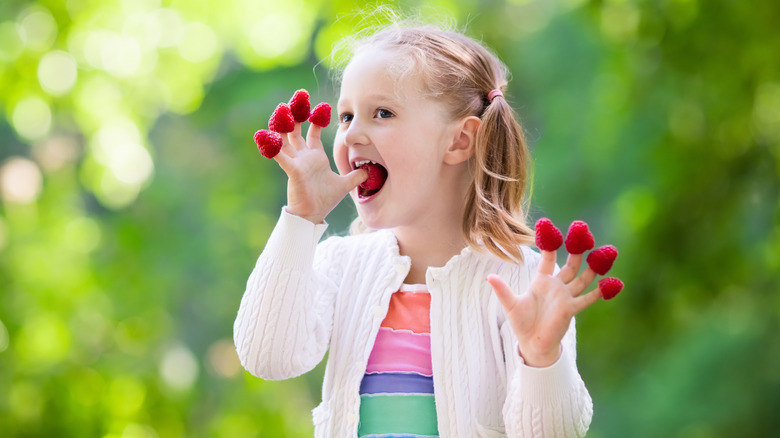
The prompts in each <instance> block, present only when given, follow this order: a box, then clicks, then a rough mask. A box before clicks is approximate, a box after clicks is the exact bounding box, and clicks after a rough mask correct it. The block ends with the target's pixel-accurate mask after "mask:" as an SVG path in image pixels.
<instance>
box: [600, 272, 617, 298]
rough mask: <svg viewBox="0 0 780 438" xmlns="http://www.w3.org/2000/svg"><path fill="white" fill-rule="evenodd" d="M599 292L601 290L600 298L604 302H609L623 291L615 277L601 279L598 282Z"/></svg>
mask: <svg viewBox="0 0 780 438" xmlns="http://www.w3.org/2000/svg"><path fill="white" fill-rule="evenodd" d="M599 290H601V296H602V297H604V299H605V300H611V299H612V298H615V295H617V294H619V293H620V291H621V290H623V282H622V281H620V279H619V278H615V277H606V278H602V279H601V280H599Z"/></svg>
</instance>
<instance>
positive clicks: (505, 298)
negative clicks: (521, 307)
mask: <svg viewBox="0 0 780 438" xmlns="http://www.w3.org/2000/svg"><path fill="white" fill-rule="evenodd" d="M485 280H487V282H488V283H490V285H491V286H493V290H494V291H495V292H496V296H497V297H498V301H500V302H501V305H502V306H504V310H506V311H507V313H508V312H509V311H510V310H512V308H513V307H514V305H515V299H516V298H517V297H515V294H514V293H513V292H512V290H511V289H509V286H507V284H506V282H504V279H503V278H501V277H500V276H498V275H496V274H490V275H488V276H487V278H486V279H485Z"/></svg>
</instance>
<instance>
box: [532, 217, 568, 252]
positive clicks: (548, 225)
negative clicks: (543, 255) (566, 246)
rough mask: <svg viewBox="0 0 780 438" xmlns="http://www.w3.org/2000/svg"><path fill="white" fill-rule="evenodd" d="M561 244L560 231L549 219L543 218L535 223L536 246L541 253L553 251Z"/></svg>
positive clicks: (561, 235)
mask: <svg viewBox="0 0 780 438" xmlns="http://www.w3.org/2000/svg"><path fill="white" fill-rule="evenodd" d="M562 244H563V234H561V230H559V229H558V228H556V227H555V225H553V223H552V221H551V220H550V219H547V218H546V217H543V218H541V219H539V220H538V221H536V246H537V247H538V248H539V249H541V250H542V251H555V250H557V249H558V248H560V247H561V245H562Z"/></svg>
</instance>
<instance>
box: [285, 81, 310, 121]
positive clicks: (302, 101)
mask: <svg viewBox="0 0 780 438" xmlns="http://www.w3.org/2000/svg"><path fill="white" fill-rule="evenodd" d="M289 105H290V111H292V115H293V119H295V121H296V122H298V123H302V122H305V121H306V120H308V118H309V111H311V104H310V103H309V92H308V91H306V90H304V89H303V88H301V89H300V90H298V91H296V92H295V94H293V97H292V99H290V103H289Z"/></svg>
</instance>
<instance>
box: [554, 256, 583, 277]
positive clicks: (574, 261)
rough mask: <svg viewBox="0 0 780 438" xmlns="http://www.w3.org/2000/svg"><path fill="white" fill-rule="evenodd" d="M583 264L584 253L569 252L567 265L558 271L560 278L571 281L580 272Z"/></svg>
mask: <svg viewBox="0 0 780 438" xmlns="http://www.w3.org/2000/svg"><path fill="white" fill-rule="evenodd" d="M580 266H582V254H569V256H568V257H566V265H565V266H564V267H563V268H561V271H560V272H558V279H560V280H561V281H562V282H564V283H569V282H570V281H572V280H573V279H574V277H576V276H577V273H578V272H580Z"/></svg>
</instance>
